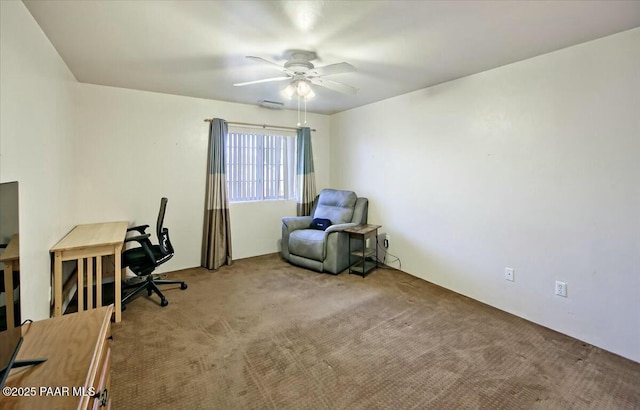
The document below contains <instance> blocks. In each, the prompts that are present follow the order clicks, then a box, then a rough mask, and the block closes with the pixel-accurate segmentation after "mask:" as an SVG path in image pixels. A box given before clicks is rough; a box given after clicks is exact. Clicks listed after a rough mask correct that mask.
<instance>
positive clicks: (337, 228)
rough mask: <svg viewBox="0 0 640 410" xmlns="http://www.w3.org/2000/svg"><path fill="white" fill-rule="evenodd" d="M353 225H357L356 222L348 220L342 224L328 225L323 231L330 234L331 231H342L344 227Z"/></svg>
mask: <svg viewBox="0 0 640 410" xmlns="http://www.w3.org/2000/svg"><path fill="white" fill-rule="evenodd" d="M354 226H358V224H356V223H353V222H348V223H344V224H336V225H331V226H330V227H328V228H327V229H326V230H325V233H327V234H330V233H331V232H342V231H344V230H345V229H347V228H352V227H354Z"/></svg>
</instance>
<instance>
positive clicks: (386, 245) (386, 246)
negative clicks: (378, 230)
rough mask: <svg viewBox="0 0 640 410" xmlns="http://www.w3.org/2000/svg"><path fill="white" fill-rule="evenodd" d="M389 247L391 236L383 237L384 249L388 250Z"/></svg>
mask: <svg viewBox="0 0 640 410" xmlns="http://www.w3.org/2000/svg"><path fill="white" fill-rule="evenodd" d="M389 245H391V235H389V234H386V235H385V237H384V247H385V248H389Z"/></svg>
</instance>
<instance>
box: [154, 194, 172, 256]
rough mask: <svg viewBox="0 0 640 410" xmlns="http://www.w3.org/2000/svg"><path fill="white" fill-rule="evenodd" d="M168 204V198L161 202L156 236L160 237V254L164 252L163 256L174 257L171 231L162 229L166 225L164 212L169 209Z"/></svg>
mask: <svg viewBox="0 0 640 410" xmlns="http://www.w3.org/2000/svg"><path fill="white" fill-rule="evenodd" d="M167 202H168V199H167V198H162V199H161V200H160V211H159V212H158V220H157V222H156V235H157V236H158V245H159V246H160V252H162V254H163V255H173V246H172V245H171V241H170V240H169V230H168V229H167V228H163V227H162V224H163V223H164V212H165V210H166V209H167Z"/></svg>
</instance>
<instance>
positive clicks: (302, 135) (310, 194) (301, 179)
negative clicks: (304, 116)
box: [296, 127, 316, 216]
mask: <svg viewBox="0 0 640 410" xmlns="http://www.w3.org/2000/svg"><path fill="white" fill-rule="evenodd" d="M297 146H298V148H297V149H298V152H297V160H298V168H297V170H296V177H297V180H298V192H297V195H298V198H297V214H298V216H305V215H310V214H311V209H312V208H313V201H314V200H315V198H316V174H315V172H314V170H313V150H312V149H311V129H310V128H309V127H303V128H300V129H298V137H297Z"/></svg>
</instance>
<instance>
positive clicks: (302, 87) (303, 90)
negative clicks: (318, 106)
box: [296, 80, 311, 98]
mask: <svg viewBox="0 0 640 410" xmlns="http://www.w3.org/2000/svg"><path fill="white" fill-rule="evenodd" d="M310 92H311V85H309V83H308V82H307V81H305V80H298V84H296V94H298V96H300V97H303V98H304V97H306V96H307V95H308V94H309V93H310Z"/></svg>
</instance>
